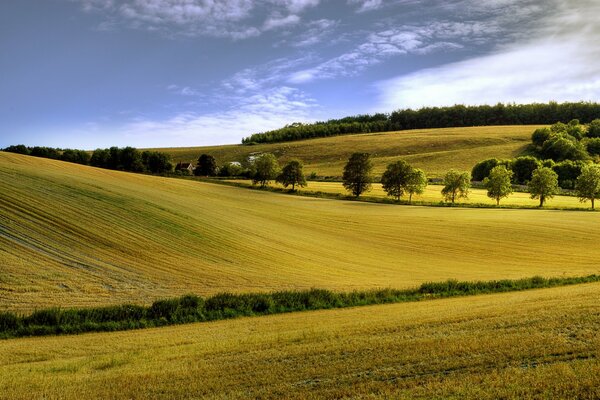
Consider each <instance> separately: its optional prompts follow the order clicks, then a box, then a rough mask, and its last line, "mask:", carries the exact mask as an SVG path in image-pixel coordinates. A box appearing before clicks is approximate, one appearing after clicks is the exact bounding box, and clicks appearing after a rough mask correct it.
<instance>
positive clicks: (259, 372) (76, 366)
mask: <svg viewBox="0 0 600 400" xmlns="http://www.w3.org/2000/svg"><path fill="white" fill-rule="evenodd" d="M599 296H600V284H586V285H578V286H574V287H562V288H554V289H543V290H535V291H528V292H520V293H506V294H496V295H484V296H476V297H466V298H454V299H445V300H433V301H425V302H419V303H403V304H395V305H382V306H371V307H360V308H354V309H343V310H328V311H316V312H303V313H294V314H284V315H277V316H268V317H260V318H243V319H238V320H229V321H219V322H212V323H201V324H191V325H183V326H177V327H166V328H159V329H147V330H141V331H129V332H118V333H102V334H86V335H80V336H63V337H47V338H32V339H18V340H6V341H0V393H1V397H2V398H3V399H32V398H61V399H81V398H86V399H92V398H111V399H121V398H122V399H148V398H149V399H152V398H209V399H230V398H234V399H235V398H264V399H270V398H273V399H275V398H278V399H279V398H289V399H292V398H297V399H305V398H365V399H366V398H369V399H370V398H427V399H430V398H455V399H497V398H504V399H524V398H536V399H537V398H547V399H556V398H561V399H568V398H571V399H576V398H578V399H596V398H598V397H599V396H600V366H599V364H598V361H597V360H598V357H599V356H600V336H598V335H597V332H598V328H599V327H600V313H599V311H598V298H599Z"/></svg>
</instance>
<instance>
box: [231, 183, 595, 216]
mask: <svg viewBox="0 0 600 400" xmlns="http://www.w3.org/2000/svg"><path fill="white" fill-rule="evenodd" d="M231 181H232V182H235V183H237V184H239V185H242V186H246V187H251V186H252V181H251V180H244V179H234V180H231ZM269 186H271V187H275V188H279V189H284V188H283V186H282V185H280V184H278V183H276V182H274V181H271V182H270V183H269ZM442 188H443V186H442V185H428V186H427V187H426V188H425V192H424V193H423V194H421V195H414V196H413V197H412V200H413V202H415V203H417V204H418V203H419V202H423V203H439V202H444V198H443V196H442V194H441V191H442ZM288 189H290V188H289V187H288ZM297 191H298V192H299V194H302V193H306V194H311V193H312V194H316V193H315V192H322V193H330V194H343V195H347V196H351V194H350V193H349V192H348V191H347V190H346V189H345V188H344V186H343V184H342V183H341V182H320V181H309V182H307V186H306V187H304V188H298V189H297ZM361 198H366V199H375V200H377V199H385V198H387V199H390V200H395V198H393V197H390V196H388V195H387V193H386V192H385V190H383V188H382V187H381V184H380V183H373V184H372V187H371V190H370V191H368V192H366V193H364V194H362V195H361ZM401 200H404V201H408V200H409V199H408V195H407V194H406V195H404V196H402V197H401ZM456 203H458V204H484V205H488V206H495V205H496V200H495V199H491V198H489V197H488V195H487V191H486V190H485V189H477V188H471V189H470V190H469V195H468V198H466V199H464V198H462V199H457V200H456ZM500 205H501V206H511V207H524V208H532V207H538V206H539V205H540V201H539V200H538V199H532V198H531V195H530V194H529V193H526V192H514V193H512V194H511V195H509V196H508V197H506V198H503V199H501V200H500ZM544 207H546V208H560V209H591V204H590V202H589V201H584V202H581V201H579V198H577V197H575V196H566V195H564V196H563V195H557V196H554V197H553V198H551V199H547V200H546V202H545V203H544Z"/></svg>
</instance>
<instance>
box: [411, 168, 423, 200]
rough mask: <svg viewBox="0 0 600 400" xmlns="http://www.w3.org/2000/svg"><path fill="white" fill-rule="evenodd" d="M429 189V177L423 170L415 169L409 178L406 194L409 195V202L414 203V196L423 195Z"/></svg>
mask: <svg viewBox="0 0 600 400" xmlns="http://www.w3.org/2000/svg"><path fill="white" fill-rule="evenodd" d="M426 187H427V176H426V175H425V172H423V170H421V169H418V168H413V169H412V171H411V172H410V175H409V176H408V182H407V183H406V193H408V202H409V203H411V202H412V197H413V194H422V193H423V192H424V191H425V188H426Z"/></svg>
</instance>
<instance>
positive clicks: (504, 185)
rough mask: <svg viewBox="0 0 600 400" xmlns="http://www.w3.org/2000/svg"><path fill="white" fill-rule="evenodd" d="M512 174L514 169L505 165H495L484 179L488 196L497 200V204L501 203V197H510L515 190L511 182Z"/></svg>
mask: <svg viewBox="0 0 600 400" xmlns="http://www.w3.org/2000/svg"><path fill="white" fill-rule="evenodd" d="M512 175H513V172H512V171H510V170H508V169H507V168H506V167H505V166H504V165H499V166H497V167H494V168H493V169H492V170H491V171H490V175H489V176H488V177H487V178H485V179H484V180H483V185H484V186H485V188H486V189H487V195H488V197H489V198H491V199H494V200H496V205H499V204H500V199H502V198H504V197H508V196H509V195H510V194H511V193H512V192H513V189H512V185H511V183H510V181H511V178H512Z"/></svg>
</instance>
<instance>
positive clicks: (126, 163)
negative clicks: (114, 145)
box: [119, 146, 144, 172]
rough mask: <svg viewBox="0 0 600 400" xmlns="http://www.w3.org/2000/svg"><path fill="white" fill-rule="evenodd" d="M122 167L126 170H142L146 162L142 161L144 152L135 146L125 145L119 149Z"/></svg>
mask: <svg viewBox="0 0 600 400" xmlns="http://www.w3.org/2000/svg"><path fill="white" fill-rule="evenodd" d="M119 153H120V155H119V160H120V162H121V163H120V167H121V168H122V169H123V170H125V171H131V172H142V171H144V163H143V162H142V153H140V151H139V150H138V149H136V148H134V147H129V146H128V147H124V148H122V149H120V151H119Z"/></svg>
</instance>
